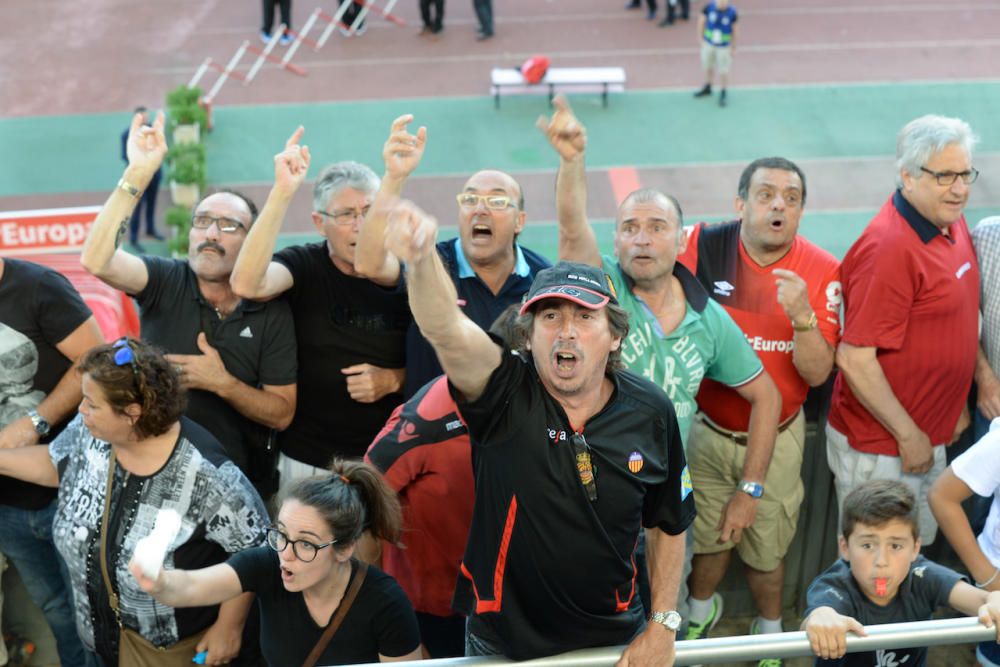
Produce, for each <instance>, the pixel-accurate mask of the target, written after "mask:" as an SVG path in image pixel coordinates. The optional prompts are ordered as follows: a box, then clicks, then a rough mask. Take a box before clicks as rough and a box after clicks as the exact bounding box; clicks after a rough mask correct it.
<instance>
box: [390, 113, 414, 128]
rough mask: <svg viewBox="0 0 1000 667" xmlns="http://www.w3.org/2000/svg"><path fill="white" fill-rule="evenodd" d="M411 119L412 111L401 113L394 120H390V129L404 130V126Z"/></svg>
mask: <svg viewBox="0 0 1000 667" xmlns="http://www.w3.org/2000/svg"><path fill="white" fill-rule="evenodd" d="M412 120H413V114H412V113H405V114H403V115H402V116H400V117H398V118H397V119H396V120H394V121H392V131H393V132H399V131H400V130H405V129H406V126H407V125H409V124H410V122H411V121H412Z"/></svg>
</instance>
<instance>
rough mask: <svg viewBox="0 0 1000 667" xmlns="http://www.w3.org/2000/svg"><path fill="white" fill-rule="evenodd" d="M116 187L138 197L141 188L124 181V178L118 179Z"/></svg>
mask: <svg viewBox="0 0 1000 667" xmlns="http://www.w3.org/2000/svg"><path fill="white" fill-rule="evenodd" d="M118 189H119V190H123V191H125V192H127V193H128V194H130V195H132V196H133V197H138V196H139V193H140V192H142V190H140V189H139V188H137V187H135V186H134V185H132V184H131V183H129V182H128V181H126V180H125V179H124V178H120V179H118Z"/></svg>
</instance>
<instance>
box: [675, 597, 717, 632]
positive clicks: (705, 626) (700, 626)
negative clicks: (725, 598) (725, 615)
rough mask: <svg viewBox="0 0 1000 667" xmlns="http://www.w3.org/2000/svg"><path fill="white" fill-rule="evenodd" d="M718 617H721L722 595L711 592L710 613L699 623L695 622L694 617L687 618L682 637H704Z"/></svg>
mask: <svg viewBox="0 0 1000 667" xmlns="http://www.w3.org/2000/svg"><path fill="white" fill-rule="evenodd" d="M720 618H722V596H721V595H719V594H718V593H712V613H711V614H709V615H708V618H706V619H705V620H704V621H702V622H701V623H696V622H695V621H694V619H689V620H688V629H687V634H685V635H684V639H686V640H691V639H704V638H705V637H707V636H708V633H709V632H711V630H712V628H714V627H715V625H716V624H717V623H718V622H719V619H720Z"/></svg>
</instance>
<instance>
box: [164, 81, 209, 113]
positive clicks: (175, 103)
mask: <svg viewBox="0 0 1000 667" xmlns="http://www.w3.org/2000/svg"><path fill="white" fill-rule="evenodd" d="M200 99H201V88H198V87H195V88H188V87H187V86H186V85H183V84H182V85H180V86H177V87H176V88H174V89H173V90H171V91H170V92H169V93H167V107H168V108H169V107H189V106H198V100H200Z"/></svg>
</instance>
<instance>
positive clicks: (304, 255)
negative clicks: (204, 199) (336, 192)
mask: <svg viewBox="0 0 1000 667" xmlns="http://www.w3.org/2000/svg"><path fill="white" fill-rule="evenodd" d="M274 261H276V262H279V263H281V264H282V265H284V266H285V267H287V268H288V270H289V271H290V272H291V274H292V278H293V279H294V281H295V283H294V285H293V286H292V288H291V289H290V290H288V291H287V292H286V293H285V297H286V298H287V299H288V303H289V305H291V308H292V314H293V316H294V317H295V330H296V334H297V336H298V341H299V404H298V409H297V410H296V411H295V419H294V420H293V421H292V425H291V426H289V427H288V429H287V430H286V431H284V432H283V433H282V434H281V436H280V437H279V442H280V443H281V451H282V452H284V453H285V454H286V455H288V456H290V457H292V458H293V459H295V460H296V461H302V462H303V463H308V464H310V465H313V466H317V467H320V468H326V467H327V466H329V465H330V462H331V460H332V459H333V457H334V456H335V455H340V456H348V457H356V458H360V457H362V456H364V455H365V451H367V449H368V445H370V444H371V442H372V440H373V439H374V438H375V436H376V435H377V434H378V432H379V431H380V430H382V427H383V426H384V425H385V421H386V419H388V418H389V415H390V414H392V411H393V410H394V409H395V408H396V406H397V405H399V404H400V403H402V402H403V397H402V396H401V395H400V394H389V395H387V396H384V397H382V398H381V399H380V400H378V401H375V402H374V403H360V402H358V401H355V400H354V399H353V398H351V395H350V394H349V393H348V391H347V376H346V375H344V374H343V373H342V372H341V370H342V369H344V368H347V367H349V366H354V365H357V364H363V363H368V364H372V365H373V366H378V367H379V368H403V367H404V366H405V365H406V359H405V356H404V354H405V352H404V349H405V348H404V340H405V336H406V329H407V327H409V326H410V322H411V321H412V318H411V316H410V306H409V304H407V302H406V295H405V294H399V293H398V292H397V291H396V290H394V289H385V288H383V287H380V286H379V285H376V284H375V283H373V282H372V281H370V280H367V279H365V278H359V277H357V276H349V275H347V274H345V273H343V272H341V271H340V269H338V268H337V267H336V266H335V265H334V263H333V262H332V261H331V260H330V254H329V252H328V250H327V245H326V242H325V241H320V242H318V243H309V244H307V245H300V246H292V247H289V248H285V249H283V250H281V251H279V252H278V253H276V254H275V255H274Z"/></svg>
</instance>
